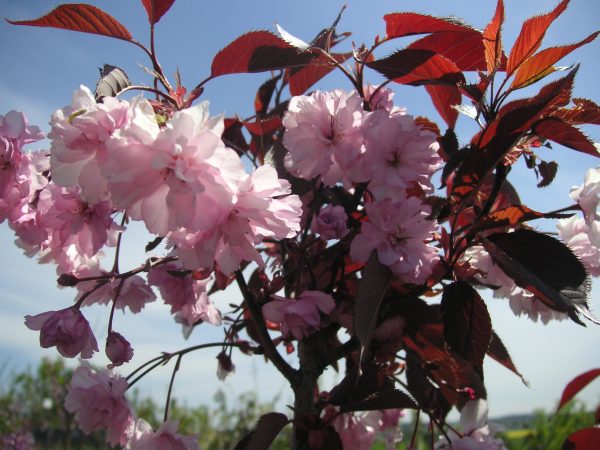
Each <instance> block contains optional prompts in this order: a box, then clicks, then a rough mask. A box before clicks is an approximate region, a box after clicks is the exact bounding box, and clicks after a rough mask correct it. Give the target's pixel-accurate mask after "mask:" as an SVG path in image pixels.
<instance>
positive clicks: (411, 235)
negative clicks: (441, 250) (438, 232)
mask: <svg viewBox="0 0 600 450" xmlns="http://www.w3.org/2000/svg"><path fill="white" fill-rule="evenodd" d="M365 209H366V212H367V216H368V219H369V220H368V221H367V222H363V224H362V225H361V232H360V234H359V235H357V236H356V237H355V238H354V240H353V241H352V246H351V248H350V256H351V257H352V258H353V259H354V260H356V261H363V262H366V261H367V260H368V259H369V256H370V254H371V252H372V251H373V250H376V251H377V257H378V258H379V261H380V262H381V263H382V264H385V265H386V266H388V267H389V268H390V269H391V270H392V272H394V273H395V274H396V275H398V276H399V277H400V279H401V280H402V281H403V282H405V283H413V284H419V283H423V282H425V280H426V279H427V277H428V276H429V275H430V274H431V271H432V269H433V267H434V265H435V263H436V262H437V261H438V258H439V257H438V250H437V249H436V248H435V247H433V246H431V245H429V244H428V243H427V241H428V240H431V238H432V233H433V232H434V231H435V229H436V223H435V221H431V220H427V219H426V218H427V216H428V214H429V207H428V206H426V205H424V204H423V203H422V202H421V200H419V199H418V198H416V197H409V198H404V199H402V198H401V197H400V198H398V199H397V200H396V201H393V200H391V199H384V200H380V201H374V202H371V203H367V205H366V206H365Z"/></svg>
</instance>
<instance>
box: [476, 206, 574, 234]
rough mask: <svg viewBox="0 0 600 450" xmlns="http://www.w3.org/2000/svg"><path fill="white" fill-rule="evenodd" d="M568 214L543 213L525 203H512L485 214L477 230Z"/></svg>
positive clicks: (513, 225)
mask: <svg viewBox="0 0 600 450" xmlns="http://www.w3.org/2000/svg"><path fill="white" fill-rule="evenodd" d="M569 216H570V214H567V215H566V216H565V214H544V213H541V212H537V211H534V210H533V209H530V208H528V207H527V206H525V205H513V206H509V207H507V208H503V209H499V210H498V211H494V212H493V213H490V214H488V215H487V216H486V218H485V219H484V220H483V221H482V222H481V224H480V225H479V230H486V229H489V228H496V227H511V228H514V227H515V226H516V225H519V224H521V223H523V222H528V221H530V220H535V219H541V218H546V219H560V218H565V217H569Z"/></svg>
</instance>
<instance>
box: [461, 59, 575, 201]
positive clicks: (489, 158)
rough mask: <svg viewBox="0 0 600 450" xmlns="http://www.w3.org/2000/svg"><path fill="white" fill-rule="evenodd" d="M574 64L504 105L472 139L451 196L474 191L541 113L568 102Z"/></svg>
mask: <svg viewBox="0 0 600 450" xmlns="http://www.w3.org/2000/svg"><path fill="white" fill-rule="evenodd" d="M576 72H577V67H575V68H574V69H573V70H572V71H571V72H570V73H569V74H568V75H567V76H565V77H563V78H560V79H558V80H556V81H554V82H552V83H550V84H548V85H546V86H544V87H543V88H542V89H541V90H540V92H539V93H538V94H537V95H536V96H534V97H530V98H526V99H522V100H516V101H513V102H510V103H508V104H506V105H505V106H504V107H503V108H502V109H500V111H499V112H498V117H497V118H496V119H495V120H494V121H493V122H491V123H490V124H489V125H488V126H487V127H486V128H485V129H484V130H483V131H482V132H481V133H479V134H478V135H476V136H475V137H474V138H473V140H472V144H473V145H472V147H471V149H470V150H469V154H468V155H467V156H466V157H465V159H464V161H463V163H462V164H461V166H460V167H459V169H458V172H457V175H456V177H455V178H454V184H453V191H452V195H453V196H454V197H459V198H460V197H465V196H467V195H470V194H472V193H473V192H474V189H476V188H477V187H478V186H479V185H480V184H481V183H482V180H484V178H485V176H486V175H487V174H489V173H490V172H491V171H492V170H493V169H494V168H495V167H496V165H498V164H499V163H500V162H501V161H502V159H503V158H504V156H505V155H506V153H507V152H508V151H510V150H511V149H512V148H513V147H514V146H515V145H516V144H517V143H518V142H519V139H520V138H521V136H523V134H524V133H525V132H527V131H528V130H529V128H530V127H531V126H532V125H533V124H534V122H536V121H537V120H538V119H539V118H540V117H541V116H542V115H543V114H544V113H547V112H548V111H552V110H554V109H556V108H557V107H560V106H564V105H565V104H568V102H569V99H570V95H571V89H572V88H573V79H574V77H575V73H576Z"/></svg>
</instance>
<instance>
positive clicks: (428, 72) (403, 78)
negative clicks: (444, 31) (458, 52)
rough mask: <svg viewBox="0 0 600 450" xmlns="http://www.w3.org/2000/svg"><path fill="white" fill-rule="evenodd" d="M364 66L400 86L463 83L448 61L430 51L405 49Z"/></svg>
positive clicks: (452, 64) (457, 69)
mask: <svg viewBox="0 0 600 450" xmlns="http://www.w3.org/2000/svg"><path fill="white" fill-rule="evenodd" d="M366 65H367V66H368V67H370V68H371V69H374V70H376V71H377V72H379V73H381V74H382V75H384V76H385V77H387V78H388V79H390V80H392V81H395V82H396V83H401V84H411V85H413V86H419V85H423V84H432V83H435V84H449V85H452V86H456V85H457V84H459V83H464V82H465V77H464V75H463V74H462V72H461V71H460V69H459V68H458V67H457V66H456V64H454V63H453V62H452V61H450V60H449V59H447V58H445V57H443V56H441V55H439V54H437V53H436V52H434V51H431V50H419V49H411V48H406V49H404V50H398V51H396V52H395V53H392V54H391V55H389V56H386V57H385V58H381V59H378V60H375V61H372V62H367V63H366Z"/></svg>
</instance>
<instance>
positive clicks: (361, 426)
mask: <svg viewBox="0 0 600 450" xmlns="http://www.w3.org/2000/svg"><path fill="white" fill-rule="evenodd" d="M380 419H381V412H380V411H369V412H366V413H344V414H340V415H339V416H337V417H336V418H335V419H334V421H333V427H334V428H335V431H337V433H338V435H339V436H340V440H341V441H342V445H343V447H344V450H370V449H371V447H372V446H373V442H374V441H375V438H376V437H377V432H378V431H379V420H380Z"/></svg>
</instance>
